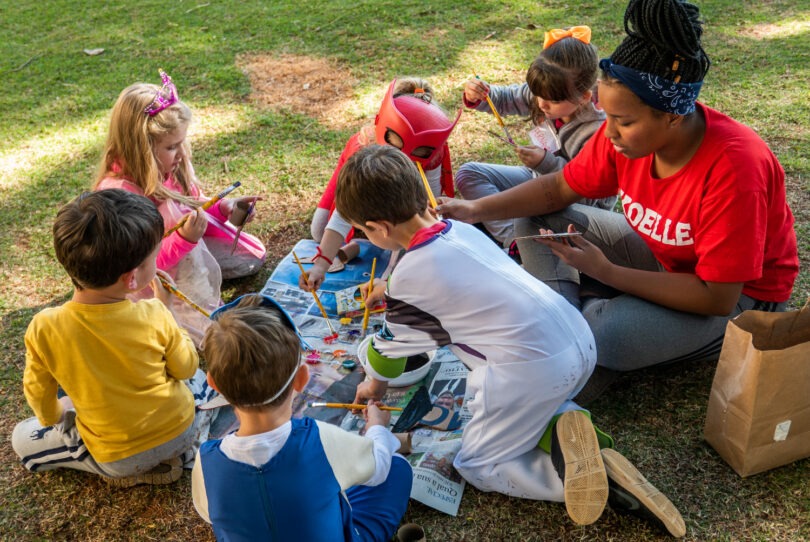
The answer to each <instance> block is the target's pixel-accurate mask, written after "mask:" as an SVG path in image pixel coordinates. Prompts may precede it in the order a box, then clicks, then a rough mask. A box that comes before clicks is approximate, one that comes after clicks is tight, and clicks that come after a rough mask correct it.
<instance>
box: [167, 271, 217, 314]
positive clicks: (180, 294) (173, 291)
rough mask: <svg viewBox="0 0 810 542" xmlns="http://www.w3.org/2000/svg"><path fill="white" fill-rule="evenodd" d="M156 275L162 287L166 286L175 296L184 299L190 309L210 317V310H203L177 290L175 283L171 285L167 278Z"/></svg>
mask: <svg viewBox="0 0 810 542" xmlns="http://www.w3.org/2000/svg"><path fill="white" fill-rule="evenodd" d="M156 276H157V278H158V280H160V283H161V284H162V285H163V287H164V288H166V289H167V290H169V292H171V293H173V294H174V295H175V296H177V297H178V298H180V299H182V300H183V301H185V302H186V303H188V305H189V306H190V307H191V308H192V309H194V310H196V311H198V312H200V313H202V314H204V315H205V316H206V317H210V316H211V313H210V312H208V311H207V310H205V309H204V308H202V307H200V306H199V305H197V304H196V303H195V302H193V301H192V300H190V299H189V298H188V297H186V294H184V293H183V292H181V291H180V290H178V289H177V287H176V286H175V285H173V284H172V283H171V282H169V281H168V280H166V279H164V278H163V277H161V276H160V275H156Z"/></svg>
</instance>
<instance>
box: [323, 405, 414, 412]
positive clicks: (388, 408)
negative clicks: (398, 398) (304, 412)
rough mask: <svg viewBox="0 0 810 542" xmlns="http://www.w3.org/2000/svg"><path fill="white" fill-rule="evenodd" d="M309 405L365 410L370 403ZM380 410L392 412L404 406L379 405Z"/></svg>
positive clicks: (398, 410) (400, 409) (399, 410)
mask: <svg viewBox="0 0 810 542" xmlns="http://www.w3.org/2000/svg"><path fill="white" fill-rule="evenodd" d="M307 406H308V407H312V408H314V407H326V408H348V409H349V410H363V409H364V408H366V407H367V406H368V405H356V404H352V403H307ZM377 408H379V409H380V410H390V411H392V412H401V411H402V407H395V406H379V407H377Z"/></svg>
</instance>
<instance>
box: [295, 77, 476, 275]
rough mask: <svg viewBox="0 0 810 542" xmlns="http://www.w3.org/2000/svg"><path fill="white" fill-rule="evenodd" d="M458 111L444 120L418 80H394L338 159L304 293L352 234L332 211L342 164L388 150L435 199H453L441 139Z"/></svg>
mask: <svg viewBox="0 0 810 542" xmlns="http://www.w3.org/2000/svg"><path fill="white" fill-rule="evenodd" d="M460 116H461V111H460V110H459V112H458V114H457V115H456V117H455V119H454V120H450V119H449V118H448V117H447V115H446V114H445V112H444V111H443V110H442V108H441V107H439V106H438V105H436V104H435V103H433V91H432V89H431V87H430V85H429V84H428V83H427V81H425V80H424V79H421V78H415V77H409V78H404V79H394V81H392V82H391V84H390V85H389V87H388V91H387V92H386V94H385V98H383V101H382V104H381V105H380V110H379V112H378V113H377V116H376V118H375V119H374V125H373V126H371V125H369V126H365V127H363V128H362V129H361V130H360V131H358V132H357V133H356V134H354V135H353V136H352V137H351V138H349V141H348V142H347V143H346V146H345V147H344V149H343V152H342V153H341V155H340V158H339V159H338V164H337V167H336V168H335V171H334V173H333V174H332V178H331V179H330V180H329V184H327V186H326V190H324V193H323V195H322V196H321V200H320V202H318V208H317V209H316V210H315V215H314V217H313V219H312V225H311V231H312V238H313V239H315V240H316V241H318V242H319V243H320V245H319V246H318V252H317V254H315V255H314V256H313V257H312V259H311V262H312V263H313V264H314V265H313V267H312V268H311V269H310V270H309V271H308V279H309V281H308V282H307V281H304V280H303V277H302V278H301V279H300V286H301V287H302V288H305V289H312V290H315V289H318V287H320V285H321V283H322V282H323V280H324V277H325V275H326V273H327V271H328V270H329V268H330V267H331V266H332V264H333V262H334V260H335V258H337V255H338V250H339V249H340V247H341V246H342V245H343V243H344V242H345V241H347V240H349V239H351V237H352V235H353V229H352V227H351V225H350V224H349V223H348V222H346V221H345V220H343V218H342V217H341V216H340V213H337V212H335V203H334V199H335V189H336V186H337V179H338V174H339V173H340V170H341V169H342V168H343V164H344V163H345V162H346V160H348V159H349V157H350V156H352V155H353V154H354V153H355V152H357V151H358V150H359V149H362V148H363V147H366V146H368V145H371V144H374V143H377V144H380V145H385V144H388V145H391V146H394V147H397V148H398V149H400V150H401V151H402V152H404V153H405V154H406V155H407V156H408V157H409V158H410V159H411V160H412V161H414V162H419V163H420V164H421V166H422V169H423V170H424V171H425V175H426V177H427V179H428V183H429V184H430V188H431V190H432V191H433V193H434V194H435V195H436V196H439V195H441V194H443V195H445V196H447V197H453V196H454V189H453V171H452V168H451V165H450V151H449V149H448V146H447V138H448V137H449V136H450V133H451V132H452V131H453V128H454V127H455V125H456V123H457V122H458V119H459V117H460Z"/></svg>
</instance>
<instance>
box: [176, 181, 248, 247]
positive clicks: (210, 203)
mask: <svg viewBox="0 0 810 542" xmlns="http://www.w3.org/2000/svg"><path fill="white" fill-rule="evenodd" d="M241 184H242V183H241V182H239V181H236V182H235V183H233V184H232V185H231V186H229V187H228V188H226V189H225V190H223V191H222V192H220V193H219V194H217V195H216V196H214V197H213V198H211V199H209V200H208V201H206V202H205V203H203V204H202V205H200V206H199V208H198V210H203V211H205V210H206V209H209V208H210V207H212V206H213V205H214V204H215V203H218V202H219V200H221V199H222V198H224V197H225V196H227V195H228V194H230V193H231V192H233V191H234V190H236V189H237V188H238V187H239V186H240V185H241ZM187 220H188V215H185V216H184V217H183V218H181V219H180V220H179V221H178V222H177V224H175V225H174V226H172V227H171V228H169V229H168V230H166V233H164V234H163V237H164V238H166V237H168V236H169V235H171V234H172V233H174V232H175V231H177V230H179V229H180V228H182V227H183V225H184V224H185V223H186V221H187Z"/></svg>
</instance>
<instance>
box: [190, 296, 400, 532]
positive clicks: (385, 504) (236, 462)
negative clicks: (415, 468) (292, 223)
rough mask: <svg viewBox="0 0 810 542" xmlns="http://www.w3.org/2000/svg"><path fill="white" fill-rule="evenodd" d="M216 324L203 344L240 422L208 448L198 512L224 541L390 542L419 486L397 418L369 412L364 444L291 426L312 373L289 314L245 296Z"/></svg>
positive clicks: (200, 464)
mask: <svg viewBox="0 0 810 542" xmlns="http://www.w3.org/2000/svg"><path fill="white" fill-rule="evenodd" d="M212 318H213V319H214V320H215V321H214V323H213V324H212V325H211V327H210V328H209V329H208V330H207V332H206V334H205V338H204V341H203V352H204V355H205V359H206V362H207V364H208V379H209V383H210V384H211V386H213V387H214V388H215V389H217V391H219V392H220V393H221V394H222V395H223V396H224V397H225V398H226V399H227V400H228V401H229V402H230V404H231V405H233V407H234V411H235V412H236V415H237V417H238V418H239V422H240V427H239V429H238V430H237V431H236V432H235V433H232V434H230V435H227V436H226V437H225V438H223V439H222V440H214V441H208V442H206V443H205V444H203V446H202V447H201V448H200V451H199V454H198V457H197V461H196V462H195V465H194V471H193V473H192V496H193V499H194V506H195V508H196V509H197V512H198V513H199V514H200V516H202V518H203V519H204V520H205V521H207V522H209V523H211V524H212V526H213V529H214V534H215V535H216V537H217V539H218V540H245V541H249V540H250V541H252V540H307V541H315V542H317V541H321V540H322V541H333V540H346V541H361V540H362V541H366V540H369V541H370V540H376V541H388V540H390V539H391V537H392V536H393V535H394V532H395V531H396V528H397V526H398V525H399V522H400V520H401V519H402V516H403V515H404V514H405V510H406V508H407V506H408V499H409V496H410V492H411V484H412V471H411V467H410V465H409V464H408V462H407V461H406V460H405V458H403V457H402V456H400V455H398V454H395V453H394V452H395V451H396V450H397V449H398V448H399V445H400V443H399V441H398V440H397V438H396V437H394V436H393V434H391V432H390V431H388V429H387V428H386V427H387V425H388V423H389V421H390V413H389V412H384V411H382V410H380V409H379V408H378V407H377V406H376V405H375V404H373V403H369V405H368V407H367V408H366V409H365V411H364V414H365V417H366V420H367V425H366V426H367V430H366V434H365V436H360V435H356V434H352V433H349V432H347V431H344V430H342V429H340V428H338V427H336V426H333V425H329V424H326V423H323V422H320V421H315V420H313V419H311V418H301V419H298V418H292V401H293V397H294V395H295V392H301V391H302V390H303V389H304V387H305V386H306V384H307V381H308V380H309V370H308V368H307V365H306V364H302V363H301V338H300V335H299V334H298V332H297V330H296V328H295V325H294V324H293V322H292V320H291V319H290V317H289V316H288V315H287V313H286V312H285V311H284V310H283V309H282V308H281V307H279V306H278V304H277V303H276V302H275V301H274V300H273V299H271V298H269V297H266V296H261V295H247V296H243V297H242V298H240V299H238V300H236V301H234V302H232V303H230V304H228V305H225V306H224V307H222V308H220V309H219V310H217V311H216V312H215V313H214V314H213V315H212Z"/></svg>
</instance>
